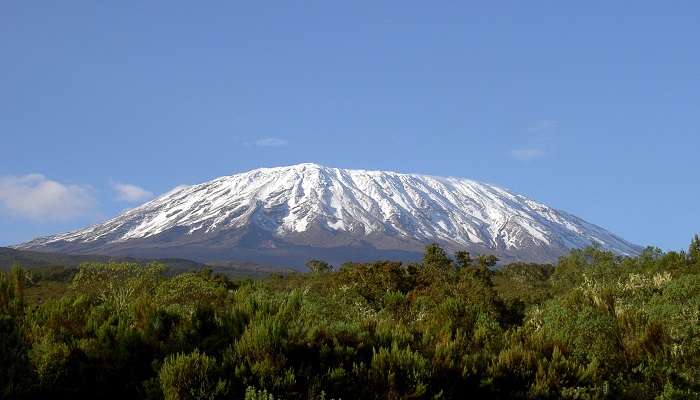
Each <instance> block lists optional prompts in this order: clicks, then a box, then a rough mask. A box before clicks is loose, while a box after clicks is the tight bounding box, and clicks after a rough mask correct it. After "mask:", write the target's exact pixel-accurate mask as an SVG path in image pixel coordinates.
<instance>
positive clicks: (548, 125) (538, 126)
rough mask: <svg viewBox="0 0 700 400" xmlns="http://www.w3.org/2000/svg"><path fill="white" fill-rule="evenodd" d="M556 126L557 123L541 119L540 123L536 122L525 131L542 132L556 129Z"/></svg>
mask: <svg viewBox="0 0 700 400" xmlns="http://www.w3.org/2000/svg"><path fill="white" fill-rule="evenodd" d="M558 126H559V122H558V121H555V120H552V119H543V120H542V121H538V122H537V123H535V124H533V125H532V126H530V127H529V128H527V131H528V132H531V133H535V132H542V131H548V130H551V129H554V128H557V127H558Z"/></svg>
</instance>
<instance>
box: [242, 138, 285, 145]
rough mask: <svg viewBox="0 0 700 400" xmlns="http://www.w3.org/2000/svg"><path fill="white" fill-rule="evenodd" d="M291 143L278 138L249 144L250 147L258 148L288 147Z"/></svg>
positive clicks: (264, 139) (263, 139) (262, 139)
mask: <svg viewBox="0 0 700 400" xmlns="http://www.w3.org/2000/svg"><path fill="white" fill-rule="evenodd" d="M288 143H289V142H288V141H287V140H285V139H280V138H276V137H267V138H261V139H258V140H256V141H254V142H252V143H247V144H248V145H251V144H252V145H253V146H258V147H280V146H286V145H287V144H288Z"/></svg>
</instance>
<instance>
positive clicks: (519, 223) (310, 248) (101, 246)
mask: <svg viewBox="0 0 700 400" xmlns="http://www.w3.org/2000/svg"><path fill="white" fill-rule="evenodd" d="M430 242H437V243H439V244H441V245H442V246H444V247H445V248H447V249H448V250H452V251H454V250H457V249H467V250H469V251H472V252H475V253H479V254H481V253H490V254H496V255H498V256H499V257H501V258H503V259H504V260H523V261H553V260H555V259H556V257H558V256H560V255H562V254H565V253H566V252H567V251H568V250H570V249H573V248H580V247H585V246H588V245H591V244H593V245H597V246H600V247H601V248H604V249H608V250H611V251H613V252H615V253H617V254H620V255H635V254H637V253H638V252H639V251H640V247H639V246H636V245H634V244H631V243H628V242H626V241H625V240H623V239H621V238H619V237H617V236H615V235H614V234H612V233H610V232H608V231H606V230H605V229H603V228H600V227H598V226H596V225H593V224H591V223H588V222H586V221H584V220H582V219H580V218H577V217H575V216H573V215H570V214H568V213H566V212H563V211H559V210H556V209H554V208H551V207H549V206H547V205H544V204H542V203H538V202H536V201H533V200H531V199H528V198H527V197H524V196H521V195H518V194H514V193H512V192H510V191H508V190H505V189H502V188H499V187H497V186H493V185H490V184H485V183H480V182H476V181H472V180H468V179H462V178H447V177H435V176H427V175H418V174H403V173H396V172H387V171H366V170H353V169H340V168H329V167H324V166H321V165H317V164H310V163H305V164H298V165H293V166H288V167H276V168H260V169H255V170H252V171H249V172H244V173H240V174H235V175H231V176H225V177H220V178H217V179H214V180H212V181H209V182H205V183H201V184H197V185H192V186H184V187H178V188H176V189H174V190H172V191H170V192H168V193H166V194H164V195H162V196H160V197H158V198H156V199H154V200H151V201H149V202H147V203H145V204H143V205H142V206H140V207H137V208H134V209H132V210H129V211H127V212H125V213H124V214H122V215H119V216H117V217H116V218H113V219H110V220H108V221H107V222H105V223H102V224H98V225H94V226H90V227H88V228H85V229H81V230H77V231H74V232H70V233H66V234H60V235H54V236H48V237H44V238H38V239H35V240H32V241H31V242H28V243H25V244H22V245H20V246H18V248H22V249H34V250H45V251H62V252H72V253H77V254H89V253H94V254H107V255H130V256H158V257H175V256H177V257H185V258H191V259H194V260H198V261H212V260H223V259H237V260H241V261H254V262H264V263H272V264H278V265H284V264H285V260H287V261H288V263H287V264H295V263H296V264H298V263H300V262H303V260H304V259H308V258H311V257H325V258H326V259H327V260H329V261H334V262H342V261H347V260H351V259H353V260H354V259H357V260H358V261H359V260H363V259H373V258H400V259H412V258H413V259H415V258H416V257H417V255H418V254H419V252H420V251H421V250H422V248H423V246H424V245H425V244H427V243H430Z"/></svg>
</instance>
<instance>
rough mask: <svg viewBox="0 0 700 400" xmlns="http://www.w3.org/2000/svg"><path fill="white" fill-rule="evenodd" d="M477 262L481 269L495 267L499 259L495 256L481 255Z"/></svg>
mask: <svg viewBox="0 0 700 400" xmlns="http://www.w3.org/2000/svg"><path fill="white" fill-rule="evenodd" d="M476 261H477V263H478V264H479V266H480V267H494V266H496V264H497V263H498V257H496V256H494V255H493V254H479V257H477V259H476Z"/></svg>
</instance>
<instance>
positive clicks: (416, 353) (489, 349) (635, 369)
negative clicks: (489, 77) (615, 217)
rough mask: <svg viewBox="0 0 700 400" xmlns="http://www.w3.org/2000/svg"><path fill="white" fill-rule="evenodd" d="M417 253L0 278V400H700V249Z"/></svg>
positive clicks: (96, 268) (96, 267) (88, 268)
mask: <svg viewBox="0 0 700 400" xmlns="http://www.w3.org/2000/svg"><path fill="white" fill-rule="evenodd" d="M497 261H498V260H497V259H496V258H495V257H493V256H486V255H481V256H474V257H472V256H471V255H470V254H468V253H467V252H457V253H456V254H447V253H446V252H445V251H444V250H443V249H442V248H440V247H439V246H437V245H430V246H427V247H426V249H425V254H424V258H423V260H422V262H419V263H399V262H392V261H381V262H374V263H361V264H360V263H346V264H344V265H342V266H337V267H336V268H334V267H333V266H331V265H328V264H327V263H325V262H323V261H320V260H313V261H310V262H309V263H308V267H309V271H310V272H307V273H290V274H278V275H272V276H269V277H267V278H264V279H257V280H250V279H247V280H231V279H230V278H228V277H226V276H225V275H222V274H215V273H212V272H211V270H208V269H206V268H204V269H201V270H198V271H192V272H185V273H179V274H176V275H173V274H167V273H165V272H166V271H165V267H164V266H162V265H159V264H148V265H139V264H132V263H86V264H82V265H81V266H80V267H79V268H75V269H74V268H61V267H51V268H40V269H23V268H22V267H21V266H15V267H14V268H13V269H12V270H11V271H8V272H2V273H0V397H1V398H3V399H5V398H7V399H15V398H16V399H35V398H73V399H78V398H91V399H103V398H131V399H247V400H254V399H261V400H262V399H265V400H270V399H455V398H493V399H506V398H507V399H511V398H515V399H517V398H521V399H559V398H563V399H636V400H643V399H700V239H699V238H698V237H697V236H696V237H695V238H694V239H693V240H692V242H691V244H690V246H689V249H688V251H687V252H686V251H681V252H662V251H661V250H659V249H657V248H653V247H649V248H646V249H645V250H644V251H643V252H642V253H641V255H639V256H638V257H621V256H617V255H615V254H613V253H611V252H607V251H604V250H602V249H600V248H595V247H590V248H586V249H580V250H573V251H571V252H570V253H569V254H567V255H566V256H564V257H561V258H560V259H559V260H558V262H557V263H556V264H555V265H543V264H525V263H513V264H508V265H498V266H497V265H496V263H497Z"/></svg>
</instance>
